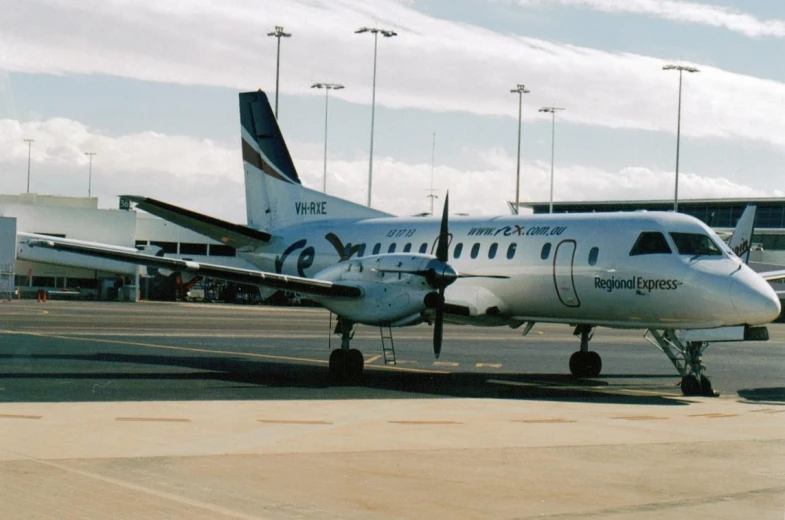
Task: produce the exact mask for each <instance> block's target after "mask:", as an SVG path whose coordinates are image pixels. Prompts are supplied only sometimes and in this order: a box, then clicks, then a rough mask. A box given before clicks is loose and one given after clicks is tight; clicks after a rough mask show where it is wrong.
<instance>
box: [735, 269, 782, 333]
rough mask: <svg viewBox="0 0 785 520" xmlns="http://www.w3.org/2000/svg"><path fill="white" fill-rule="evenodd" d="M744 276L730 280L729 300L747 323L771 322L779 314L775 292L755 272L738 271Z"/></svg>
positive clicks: (778, 303) (779, 307)
mask: <svg viewBox="0 0 785 520" xmlns="http://www.w3.org/2000/svg"><path fill="white" fill-rule="evenodd" d="M739 274H743V275H744V276H739V277H736V278H734V280H733V282H731V287H730V293H731V302H732V303H733V307H734V308H735V309H736V312H738V313H739V315H740V317H741V318H742V320H743V322H744V323H746V324H747V325H763V324H765V323H771V322H772V321H774V320H775V319H777V316H779V315H780V310H781V306H780V300H779V298H778V297H777V293H776V292H774V289H772V288H771V286H770V285H769V284H768V282H766V281H765V280H764V279H763V278H761V277H760V276H758V275H757V274H755V273H752V272H750V273H739Z"/></svg>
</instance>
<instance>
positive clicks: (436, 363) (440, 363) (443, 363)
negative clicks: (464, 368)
mask: <svg viewBox="0 0 785 520" xmlns="http://www.w3.org/2000/svg"><path fill="white" fill-rule="evenodd" d="M433 366H435V367H457V366H459V363H456V362H455V361H434V362H433Z"/></svg>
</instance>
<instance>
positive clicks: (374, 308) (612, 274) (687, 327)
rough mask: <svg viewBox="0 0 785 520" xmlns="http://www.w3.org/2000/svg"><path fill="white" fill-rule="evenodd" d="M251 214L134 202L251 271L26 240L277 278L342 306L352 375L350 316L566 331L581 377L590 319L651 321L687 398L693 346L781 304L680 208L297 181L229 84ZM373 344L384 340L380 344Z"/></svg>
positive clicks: (268, 281) (743, 336)
mask: <svg viewBox="0 0 785 520" xmlns="http://www.w3.org/2000/svg"><path fill="white" fill-rule="evenodd" d="M240 120H241V130H242V151H243V160H244V167H245V185H246V203H247V211H248V226H241V225H236V224H231V223H228V222H224V221H221V220H218V219H215V218H212V217H208V216H205V215H201V214H198V213H195V212H192V211H189V210H186V209H183V208H179V207H176V206H172V205H170V204H167V203H164V202H160V201H157V200H153V199H149V198H144V197H136V196H128V197H126V198H127V199H129V200H130V201H132V202H135V203H136V205H137V208H140V209H143V210H145V211H148V212H150V213H153V214H155V215H158V216H160V217H162V218H164V219H167V220H169V221H171V222H174V223H176V224H178V225H181V226H184V227H187V228H190V229H192V230H194V231H197V232H199V233H202V234H204V235H206V236H209V237H211V238H214V239H217V240H220V241H222V242H224V243H226V244H229V245H231V246H233V247H235V248H237V251H238V255H242V256H243V257H245V258H246V259H247V260H248V261H250V262H252V263H253V264H254V265H256V266H258V267H259V269H258V270H248V269H237V268H230V267H226V266H221V265H213V264H203V263H195V262H191V261H187V260H179V259H172V258H164V257H154V256H150V255H146V254H143V253H135V252H129V251H128V250H127V249H124V248H117V247H111V246H105V245H100V244H85V243H76V242H72V241H69V240H62V239H48V238H47V239H42V240H33V241H32V242H31V245H34V246H42V247H49V248H54V249H58V250H61V251H70V252H77V253H81V254H87V255H93V256H99V257H103V258H109V259H114V260H120V261H126V262H132V263H137V264H142V265H147V266H152V267H158V268H164V269H169V270H172V271H182V272H188V273H191V274H195V275H200V276H205V277H212V278H221V279H225V280H232V281H237V282H243V283H250V284H255V285H257V286H259V287H261V288H263V289H272V290H275V289H285V290H289V291H293V292H297V293H301V294H304V295H308V296H309V298H311V299H313V300H315V301H317V302H318V303H320V304H322V305H323V306H324V307H326V308H327V309H329V310H330V311H332V312H333V313H335V314H336V315H337V316H338V321H337V327H336V333H340V334H341V338H342V341H341V348H340V349H336V350H334V351H333V352H332V353H331V355H330V372H331V373H332V374H333V375H334V376H336V377H338V378H342V379H356V378H359V377H360V376H361V374H362V371H363V364H364V361H363V355H362V354H361V353H360V352H359V351H358V350H356V349H353V348H351V347H350V342H351V339H352V336H353V330H354V326H355V325H356V324H364V325H373V326H380V327H402V326H410V325H417V324H420V323H423V322H426V323H429V324H431V325H433V328H434V342H433V347H434V353H435V355H436V356H437V357H438V356H439V354H440V352H441V348H442V329H443V323H444V321H445V320H446V321H450V322H455V323H461V324H466V325H479V326H499V325H508V326H510V327H513V328H516V327H520V326H522V325H525V327H524V334H527V333H528V332H529V331H530V330H531V328H532V326H533V325H534V324H535V323H537V322H551V323H565V324H570V325H571V326H573V327H575V334H576V335H579V336H580V349H579V350H578V351H577V352H575V353H574V354H573V355H572V357H571V358H570V363H569V366H570V371H571V372H572V373H573V374H574V375H575V376H577V377H596V376H598V375H599V374H600V371H601V367H602V362H601V359H600V356H599V355H598V354H597V353H596V352H593V351H590V350H589V340H590V339H591V336H592V333H593V330H594V328H595V327H597V326H604V327H618V328H634V329H647V330H648V334H647V336H649V335H650V336H651V338H650V341H651V342H652V343H654V344H655V346H657V347H659V348H660V349H661V350H663V352H665V354H666V355H667V356H668V357H669V358H670V360H671V361H672V362H673V364H674V366H675V367H676V369H677V370H678V371H679V374H680V375H681V376H682V381H681V388H682V391H683V392H684V394H686V395H700V394H702V395H713V394H714V391H713V389H712V385H711V382H710V381H709V379H708V378H707V377H706V375H705V373H704V371H705V369H704V366H703V363H702V359H701V357H702V353H703V351H704V350H705V348H706V347H707V346H708V341H710V340H711V341H743V340H763V339H768V331H767V329H766V328H765V327H762V325H764V324H766V323H769V322H771V321H772V320H774V319H775V318H776V317H777V316H778V315H779V313H780V302H779V300H778V298H777V296H776V294H775V293H774V291H773V290H772V288H771V287H770V286H769V284H768V283H767V282H766V279H775V278H782V277H785V271H779V272H771V273H764V275H763V276H761V275H760V274H757V273H755V272H754V271H752V270H751V269H750V268H749V267H748V266H747V265H745V264H744V262H742V261H741V260H740V259H739V257H738V256H737V255H736V254H735V253H734V252H733V251H732V250H731V248H729V247H728V246H727V245H726V244H725V243H724V242H723V241H722V240H721V239H720V238H719V237H718V236H717V235H716V234H715V233H714V232H713V231H712V230H711V229H710V228H708V227H707V226H706V225H704V224H703V223H702V222H700V221H698V220H696V219H694V218H692V217H689V216H686V215H682V214H678V213H660V212H641V213H604V214H603V213H591V214H559V215H526V216H524V215H520V216H518V215H514V216H498V217H491V218H489V217H448V202H447V198H445V204H444V209H443V214H442V216H441V218H434V217H394V216H391V215H388V214H385V213H383V212H380V211H377V210H374V209H370V208H367V207H365V206H360V205H358V204H354V203H351V202H349V201H346V200H344V199H341V198H338V197H333V196H330V195H326V194H324V193H320V192H317V191H314V190H310V189H308V188H305V187H304V186H302V184H301V183H300V179H299V177H298V175H297V172H296V170H295V167H294V164H293V162H292V160H291V157H290V155H289V152H288V149H287V147H286V144H285V142H284V140H283V138H282V136H281V134H280V130H279V127H278V125H277V123H276V121H275V118H274V117H273V114H272V110H271V109H270V105H269V102H268V100H267V96H266V95H265V94H264V93H263V92H261V91H259V92H250V93H243V94H240ZM383 347H384V345H383Z"/></svg>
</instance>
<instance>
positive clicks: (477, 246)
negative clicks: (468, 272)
mask: <svg viewBox="0 0 785 520" xmlns="http://www.w3.org/2000/svg"><path fill="white" fill-rule="evenodd" d="M478 254H480V244H479V242H478V243H476V244H474V245H473V246H472V258H477V255H478Z"/></svg>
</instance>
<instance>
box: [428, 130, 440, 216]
mask: <svg viewBox="0 0 785 520" xmlns="http://www.w3.org/2000/svg"><path fill="white" fill-rule="evenodd" d="M435 161H436V132H434V133H433V142H432V143H431V189H430V190H428V191H429V195H428V198H429V199H431V216H433V200H434V199H438V198H439V197H438V195H436V193H435V192H434V191H433V163H434V162H435Z"/></svg>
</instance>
